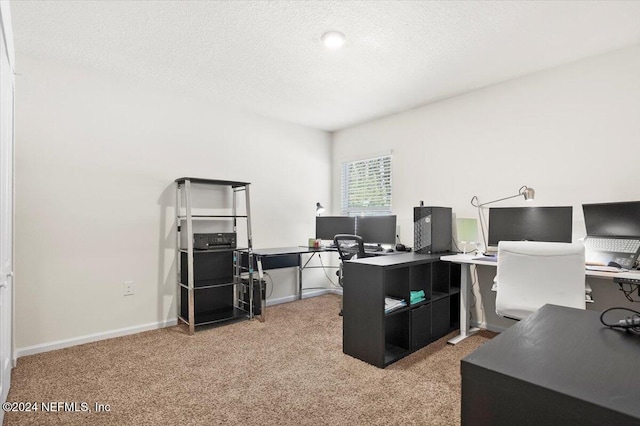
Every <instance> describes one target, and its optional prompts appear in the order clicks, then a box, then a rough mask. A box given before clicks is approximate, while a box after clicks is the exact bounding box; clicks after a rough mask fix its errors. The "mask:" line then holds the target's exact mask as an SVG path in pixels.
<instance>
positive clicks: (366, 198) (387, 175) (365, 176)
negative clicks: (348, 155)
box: [340, 153, 391, 216]
mask: <svg viewBox="0 0 640 426" xmlns="http://www.w3.org/2000/svg"><path fill="white" fill-rule="evenodd" d="M340 181H341V187H342V188H341V197H342V214H343V215H349V216H358V215H382V214H390V213H391V153H389V154H385V155H382V156H379V157H373V158H366V159H363V160H356V161H348V162H344V163H342V171H341V178H340Z"/></svg>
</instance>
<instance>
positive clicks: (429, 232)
mask: <svg viewBox="0 0 640 426" xmlns="http://www.w3.org/2000/svg"><path fill="white" fill-rule="evenodd" d="M451 218H452V212H451V207H424V206H420V207H414V208H413V250H414V251H415V252H416V253H422V254H436V253H447V252H450V251H451Z"/></svg>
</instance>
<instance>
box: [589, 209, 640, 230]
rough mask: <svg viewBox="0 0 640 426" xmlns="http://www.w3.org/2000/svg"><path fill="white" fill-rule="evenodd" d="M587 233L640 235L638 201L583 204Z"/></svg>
mask: <svg viewBox="0 0 640 426" xmlns="http://www.w3.org/2000/svg"><path fill="white" fill-rule="evenodd" d="M582 211H583V213H584V224H585V227H586V228H587V235H589V236H598V237H640V201H625V202H620V203H602V204H583V205H582Z"/></svg>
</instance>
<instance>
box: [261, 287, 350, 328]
mask: <svg viewBox="0 0 640 426" xmlns="http://www.w3.org/2000/svg"><path fill="white" fill-rule="evenodd" d="M323 294H338V295H340V296H342V289H341V288H327V289H318V290H314V291H307V292H305V293H303V294H302V298H303V299H308V298H309V297H316V296H322V295H323ZM296 300H298V295H296V294H293V295H290V296H286V297H280V298H278V299H269V300H267V306H274V305H279V304H281V303H288V302H294V301H296ZM268 315H269V313H268V312H267V316H268ZM267 321H268V320H267Z"/></svg>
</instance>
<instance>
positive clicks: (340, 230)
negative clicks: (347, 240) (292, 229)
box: [316, 216, 356, 241]
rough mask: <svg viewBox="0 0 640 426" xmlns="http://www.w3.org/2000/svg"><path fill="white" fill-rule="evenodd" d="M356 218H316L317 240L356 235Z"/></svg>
mask: <svg viewBox="0 0 640 426" xmlns="http://www.w3.org/2000/svg"><path fill="white" fill-rule="evenodd" d="M355 233H356V218H355V217H349V216H318V217H316V238H317V239H320V240H332V241H333V237H334V236H336V235H338V234H355Z"/></svg>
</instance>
